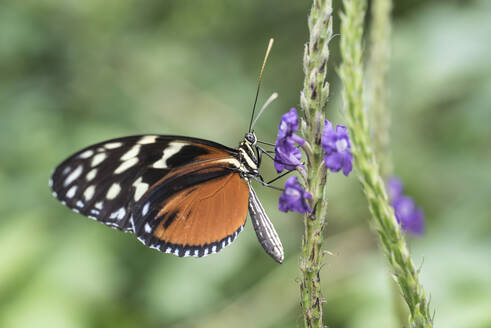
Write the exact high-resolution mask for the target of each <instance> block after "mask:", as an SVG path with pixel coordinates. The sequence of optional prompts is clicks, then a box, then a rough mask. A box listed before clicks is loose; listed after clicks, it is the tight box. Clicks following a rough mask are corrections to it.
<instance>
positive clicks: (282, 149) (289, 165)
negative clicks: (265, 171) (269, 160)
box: [274, 138, 302, 173]
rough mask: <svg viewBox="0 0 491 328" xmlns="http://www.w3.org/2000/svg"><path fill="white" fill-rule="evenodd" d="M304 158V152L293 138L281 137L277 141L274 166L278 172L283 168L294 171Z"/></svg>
mask: <svg viewBox="0 0 491 328" xmlns="http://www.w3.org/2000/svg"><path fill="white" fill-rule="evenodd" d="M301 158H302V152H301V151H300V149H298V148H297V147H295V145H294V143H293V141H292V140H291V139H286V138H285V139H279V140H277V141H276V147H275V156H274V168H275V169H276V171H277V172H278V173H280V172H282V171H283V170H288V171H292V170H295V168H296V167H297V166H298V165H302V163H300V159H301Z"/></svg>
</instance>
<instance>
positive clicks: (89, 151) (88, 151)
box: [78, 149, 94, 158]
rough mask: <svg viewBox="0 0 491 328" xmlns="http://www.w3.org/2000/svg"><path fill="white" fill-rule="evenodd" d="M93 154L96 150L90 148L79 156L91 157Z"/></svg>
mask: <svg viewBox="0 0 491 328" xmlns="http://www.w3.org/2000/svg"><path fill="white" fill-rule="evenodd" d="M92 155H94V151H93V150H92V149H89V150H86V151H84V152H83V153H81V154H80V155H78V157H80V158H89V157H90V156H92Z"/></svg>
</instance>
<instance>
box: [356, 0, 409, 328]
mask: <svg viewBox="0 0 491 328" xmlns="http://www.w3.org/2000/svg"><path fill="white" fill-rule="evenodd" d="M391 11H392V0H373V1H372V7H371V23H370V55H369V57H368V58H369V59H368V66H367V79H366V86H367V87H366V97H365V98H366V100H367V113H368V114H369V115H370V129H371V135H372V142H373V150H374V154H375V158H376V159H377V163H378V164H379V168H380V174H381V175H382V178H383V179H384V181H385V182H387V179H388V177H390V176H391V175H392V174H393V173H392V170H393V164H392V158H391V149H390V138H389V131H390V110H389V108H388V105H387V95H388V93H389V91H390V90H389V87H388V83H387V73H388V69H389V61H390V60H389V59H390V36H391V31H392V28H391ZM390 287H391V289H392V295H393V300H394V304H393V307H394V313H395V316H396V318H397V320H398V324H399V326H401V327H403V326H404V325H405V324H406V321H407V316H408V311H407V307H406V305H405V303H404V299H403V298H402V296H401V293H400V292H399V287H398V285H397V283H396V282H394V281H391V282H390Z"/></svg>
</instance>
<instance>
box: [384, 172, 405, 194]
mask: <svg viewBox="0 0 491 328" xmlns="http://www.w3.org/2000/svg"><path fill="white" fill-rule="evenodd" d="M402 189H403V186H402V181H401V180H399V179H398V178H396V177H390V178H389V182H388V183H387V190H388V192H389V197H390V199H396V198H398V197H400V196H402Z"/></svg>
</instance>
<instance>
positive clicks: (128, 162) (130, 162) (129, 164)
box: [114, 157, 138, 174]
mask: <svg viewBox="0 0 491 328" xmlns="http://www.w3.org/2000/svg"><path fill="white" fill-rule="evenodd" d="M136 163H138V157H133V158H130V159H129V160H126V161H124V162H123V163H121V165H119V167H118V168H117V169H116V171H114V173H115V174H119V173H122V172H124V171H126V170H127V169H129V168H130V167H132V166H133V165H135V164H136Z"/></svg>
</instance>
